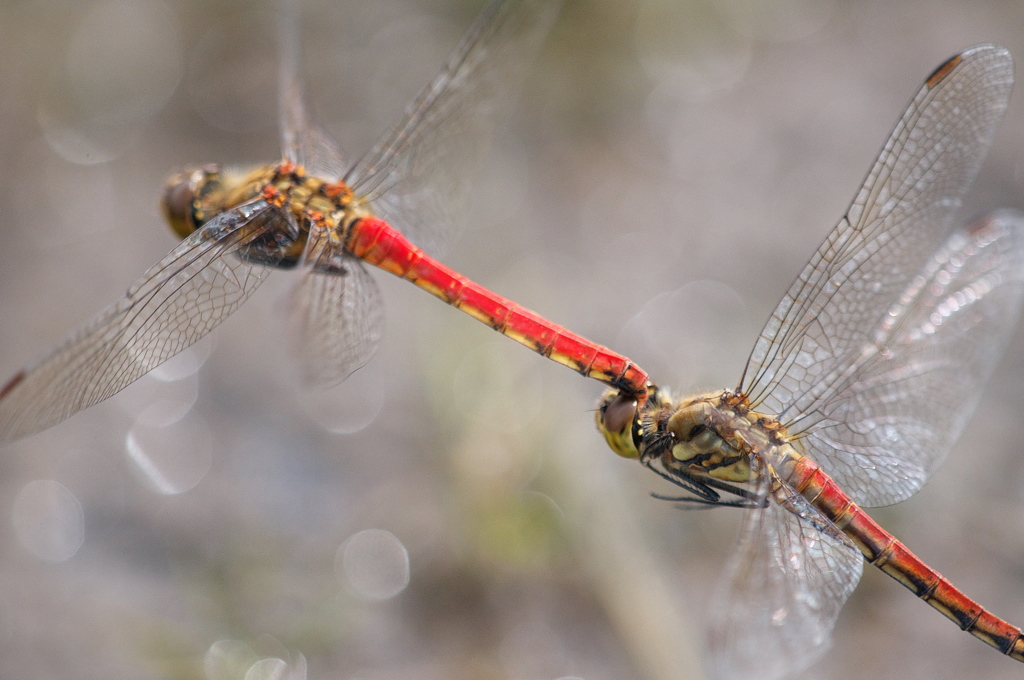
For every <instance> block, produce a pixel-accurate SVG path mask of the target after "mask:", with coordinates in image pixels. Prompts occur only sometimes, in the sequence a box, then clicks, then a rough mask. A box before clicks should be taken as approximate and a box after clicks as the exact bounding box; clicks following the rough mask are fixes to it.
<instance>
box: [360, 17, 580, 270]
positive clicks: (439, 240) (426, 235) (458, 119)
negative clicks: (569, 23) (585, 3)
mask: <svg viewBox="0 0 1024 680" xmlns="http://www.w3.org/2000/svg"><path fill="white" fill-rule="evenodd" d="M559 4H560V3H559V2H558V1H557V0H495V1H494V2H492V3H491V4H490V5H489V6H488V7H487V9H485V10H484V12H483V13H482V14H481V15H480V17H479V18H478V19H477V21H476V23H474V24H473V26H472V28H470V30H469V32H468V33H467V34H466V36H465V37H464V38H463V39H462V41H461V42H460V43H459V45H458V46H457V47H456V48H455V51H454V52H453V53H452V55H451V56H450V57H449V60H448V63H447V64H446V65H445V67H444V69H443V70H442V71H441V73H440V74H438V75H437V77H436V78H434V80H433V81H432V82H431V83H430V84H428V85H427V86H426V87H425V88H424V89H423V90H422V91H421V92H420V94H419V95H418V96H417V97H416V99H414V100H413V102H412V103H411V104H410V105H409V108H408V109H407V110H406V113H405V118H404V120H403V121H402V122H401V123H400V124H399V125H398V126H397V127H395V128H394V129H393V130H392V131H391V132H390V133H389V134H387V135H385V136H384V137H383V138H382V139H381V140H380V142H379V143H378V144H377V145H376V146H375V147H374V148H373V149H372V150H371V151H370V152H369V153H368V154H367V155H366V156H365V157H364V158H363V159H362V160H361V161H360V162H359V163H357V164H356V165H355V166H354V167H353V168H352V169H351V170H349V172H348V173H347V174H346V176H345V183H346V184H348V185H349V186H350V187H352V189H353V190H354V191H355V192H356V194H357V195H360V196H365V197H366V198H367V199H368V200H371V201H372V202H373V209H374V212H375V213H377V214H378V215H380V216H381V217H383V218H385V219H387V220H388V221H389V222H391V224H392V225H394V226H395V228H397V229H399V230H401V231H402V232H403V233H404V234H405V235H406V236H408V237H409V238H410V239H411V240H412V241H413V242H415V243H416V244H417V245H418V246H420V247H421V248H423V249H424V250H426V251H427V252H429V253H431V254H432V255H434V256H437V255H439V254H440V251H441V250H443V249H444V248H445V247H446V245H447V244H448V243H449V242H450V241H451V239H452V238H453V237H454V236H455V235H457V233H458V232H459V231H460V230H461V226H462V224H463V222H464V220H465V218H466V212H467V206H468V203H469V185H470V179H471V178H472V176H473V174H474V173H475V172H476V171H477V169H478V167H479V165H480V163H481V162H482V160H483V155H484V153H485V152H486V150H487V147H488V146H489V145H490V139H491V137H492V136H493V134H494V128H495V126H496V124H497V122H498V120H499V118H500V117H501V115H502V114H503V113H504V112H505V110H507V109H508V108H509V104H510V103H511V101H512V100H513V97H514V95H515V92H516V90H517V87H518V84H519V81H521V80H522V79H523V76H524V74H525V71H526V66H527V64H528V63H529V62H530V57H531V56H532V53H533V52H535V51H536V49H537V47H538V46H539V44H540V41H541V39H542V38H543V36H544V35H545V34H546V33H547V30H548V28H549V27H550V26H551V24H552V22H553V20H554V17H555V14H556V13H557V10H558V7H559Z"/></svg>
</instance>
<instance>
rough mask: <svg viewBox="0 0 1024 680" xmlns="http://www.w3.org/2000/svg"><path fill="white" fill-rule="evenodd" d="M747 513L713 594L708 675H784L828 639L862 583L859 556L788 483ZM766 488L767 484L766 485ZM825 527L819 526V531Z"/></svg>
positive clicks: (769, 679)
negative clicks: (842, 610) (738, 537)
mask: <svg viewBox="0 0 1024 680" xmlns="http://www.w3.org/2000/svg"><path fill="white" fill-rule="evenodd" d="M777 483H779V484H780V485H781V486H780V488H779V489H778V490H776V491H775V492H772V493H770V494H769V493H768V491H767V489H764V490H762V494H766V495H767V496H768V503H767V505H766V506H765V507H758V508H751V509H748V510H746V511H745V512H746V515H745V518H744V522H743V530H742V533H741V537H740V541H739V547H738V548H737V551H736V553H735V554H734V555H733V557H732V558H731V560H730V562H729V566H728V568H727V570H726V574H725V576H724V578H723V580H722V582H721V583H720V584H719V588H718V591H717V593H716V600H717V603H716V606H714V607H713V608H712V612H713V614H712V618H711V621H710V624H709V633H708V635H709V639H708V664H709V665H710V667H711V668H710V670H711V673H709V675H710V676H711V677H714V678H720V679H721V680H746V679H747V678H759V679H761V680H781V679H782V678H789V677H792V676H793V675H795V674H796V673H799V672H800V671H802V670H803V669H805V668H807V666H809V665H810V664H811V663H813V662H814V660H815V659H816V658H818V656H820V655H821V654H822V653H823V652H824V651H825V650H826V649H828V647H829V645H830V644H831V634H832V629H833V628H834V627H835V622H836V619H837V618H838V616H839V611H840V609H842V606H843V604H844V603H845V602H846V600H847V598H849V597H850V594H851V593H852V592H853V589H854V588H855V587H856V586H857V583H858V581H860V576H861V572H862V571H863V568H864V560H863V558H862V557H861V554H860V553H859V552H858V551H857V549H856V548H855V547H853V545H852V543H850V541H849V539H847V538H846V537H845V536H844V535H843V533H842V532H841V531H840V530H839V529H837V528H836V527H835V526H834V525H832V523H831V522H829V520H828V519H827V518H825V516H824V515H822V514H821V513H820V512H819V511H818V510H817V509H816V508H814V507H813V506H812V505H810V503H808V502H807V500H806V499H804V498H803V497H802V496H800V494H798V493H797V492H796V491H794V490H793V489H792V488H790V487H788V486H786V485H785V483H783V482H781V481H778V480H777ZM764 486H767V483H764ZM823 529H824V530H823Z"/></svg>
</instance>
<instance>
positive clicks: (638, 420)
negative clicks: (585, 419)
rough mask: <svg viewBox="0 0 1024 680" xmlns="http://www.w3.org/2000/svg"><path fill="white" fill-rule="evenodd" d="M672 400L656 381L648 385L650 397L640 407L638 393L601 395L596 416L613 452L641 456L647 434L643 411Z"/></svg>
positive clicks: (614, 392) (598, 427) (624, 456)
mask: <svg viewBox="0 0 1024 680" xmlns="http://www.w3.org/2000/svg"><path fill="white" fill-rule="evenodd" d="M670 401H671V398H670V397H669V395H668V393H667V392H665V391H664V390H661V389H659V388H658V386H657V385H654V384H653V383H651V384H649V385H648V386H647V400H646V402H645V403H644V404H643V406H640V405H639V403H638V400H637V398H636V396H634V395H630V394H624V393H622V392H620V391H619V390H608V391H607V392H605V394H604V396H602V397H601V403H600V404H599V405H598V409H597V412H596V414H595V418H596V420H597V429H598V430H600V431H601V434H603V435H604V439H605V441H606V442H608V446H610V447H611V449H612V451H614V452H615V453H617V454H619V455H620V456H622V457H623V458H640V445H641V443H642V442H643V436H644V414H645V413H648V412H649V411H651V410H652V409H656V408H659V407H661V406H664V405H666V404H668V403H669V402H670Z"/></svg>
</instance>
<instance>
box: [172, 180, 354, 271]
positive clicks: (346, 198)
mask: <svg viewBox="0 0 1024 680" xmlns="http://www.w3.org/2000/svg"><path fill="white" fill-rule="evenodd" d="M256 202H264V203H266V204H269V206H270V207H271V208H273V209H272V210H271V211H270V213H266V214H265V215H264V217H263V218H262V220H261V224H260V225H258V226H256V228H254V229H251V230H250V232H251V233H252V234H253V235H254V236H253V239H252V240H251V241H250V242H249V243H247V244H246V246H245V247H244V248H241V249H239V250H238V251H237V252H238V255H239V256H241V257H243V258H244V259H246V260H248V261H250V262H254V263H258V264H262V265H265V266H273V267H279V268H283V269H288V268H291V267H294V266H295V265H296V264H297V263H298V262H299V259H300V257H301V256H302V254H303V252H304V251H305V248H306V242H307V240H308V238H309V234H310V231H311V230H312V229H313V228H314V226H315V227H316V229H317V233H318V234H319V235H321V236H324V237H326V238H327V239H328V241H327V242H326V243H327V247H328V248H331V249H332V251H335V250H336V251H339V252H340V250H341V249H342V248H343V244H344V243H345V241H346V237H347V235H348V233H349V231H350V228H351V225H352V224H353V223H354V222H355V221H356V220H357V219H359V218H362V217H366V216H369V215H370V214H371V213H370V211H369V210H368V208H367V207H366V206H365V205H364V203H363V202H362V201H359V200H357V199H355V197H354V196H353V194H352V191H351V190H350V189H349V188H348V186H346V185H345V184H344V183H342V182H330V181H327V180H324V179H321V178H319V177H314V176H310V175H307V174H306V172H305V170H304V169H303V168H302V166H298V165H295V164H294V163H291V162H289V161H282V162H280V163H275V164H273V165H265V166H260V167H257V168H254V169H250V170H243V171H239V170H229V169H225V168H222V167H220V166H218V165H206V166H203V167H201V168H197V169H195V170H190V171H186V172H183V173H178V174H175V175H173V176H172V177H171V178H170V179H169V180H168V181H167V188H166V189H165V191H164V195H163V198H162V199H161V202H160V207H161V211H162V212H163V214H164V217H165V218H166V219H167V222H168V224H169V225H170V227H171V229H172V230H173V231H174V233H176V234H177V235H178V236H180V237H181V238H186V237H188V236H190V235H191V234H193V233H194V232H196V231H197V230H199V229H201V228H203V227H204V226H205V225H206V224H208V223H209V222H210V221H211V220H213V219H215V218H216V217H217V216H218V215H222V214H224V213H226V212H228V211H230V210H234V209H236V208H239V207H240V206H243V205H246V204H252V203H256ZM264 212H265V211H264Z"/></svg>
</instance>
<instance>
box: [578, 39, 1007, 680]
mask: <svg viewBox="0 0 1024 680" xmlns="http://www.w3.org/2000/svg"><path fill="white" fill-rule="evenodd" d="M1012 85H1013V61H1012V58H1011V56H1010V54H1009V52H1007V51H1006V50H1005V49H1003V48H1001V47H997V46H994V45H980V46H976V47H972V48H969V49H967V50H965V51H963V52H961V53H960V54H957V55H955V56H953V57H952V58H951V59H949V60H948V61H946V62H945V63H943V64H942V65H941V66H939V67H938V68H937V69H936V70H935V71H934V72H933V73H932V74H931V75H930V76H929V77H928V78H927V80H926V81H925V83H924V85H923V86H922V87H921V89H920V91H919V92H918V93H917V95H916V96H915V97H914V99H913V100H912V101H911V103H910V105H909V106H908V107H907V109H906V111H905V112H904V113H903V116H902V117H901V118H900V120H899V122H897V124H896V127H895V128H894V130H893V132H892V134H891V135H890V136H889V139H888V141H886V143H885V145H884V147H883V148H882V151H881V153H880V155H879V156H878V158H877V160H876V161H875V163H874V165H873V166H872V168H871V170H870V172H868V174H867V178H866V179H865V181H864V183H863V186H861V188H860V190H859V191H858V192H857V194H856V196H855V198H854V199H853V202H852V204H851V205H850V207H849V209H848V210H847V212H846V214H845V215H844V216H843V218H842V219H841V220H840V221H839V223H838V225H837V226H836V227H835V228H834V229H833V230H832V231H831V233H829V235H828V236H827V237H826V238H825V242H824V243H823V244H822V245H821V247H820V248H818V250H817V252H816V253H815V254H814V255H813V256H812V258H811V259H810V261H809V262H808V263H807V265H806V266H805V267H804V269H803V270H802V271H801V272H800V275H799V276H798V277H797V278H796V280H795V281H794V283H793V284H792V286H791V287H790V288H789V290H788V291H787V292H786V294H785V295H784V296H783V298H782V300H781V302H779V304H778V306H777V307H776V308H775V311H774V312H773V313H772V315H771V317H770V319H769V320H768V322H767V324H766V325H765V327H764V329H763V330H762V331H761V334H760V336H759V338H758V339H757V341H756V343H755V345H754V348H753V350H752V352H751V354H750V357H749V359H748V362H747V366H746V368H745V370H744V372H743V374H742V376H741V378H740V381H739V384H738V386H737V387H736V388H735V389H727V390H722V391H718V392H710V393H705V394H698V395H694V396H688V397H684V398H676V397H673V396H672V395H671V394H670V393H669V392H668V391H667V390H663V389H660V388H659V387H658V386H656V385H654V384H653V383H652V384H651V385H650V386H649V397H648V399H647V401H646V403H645V404H642V405H638V404H637V401H636V399H635V398H634V397H633V396H632V395H630V394H625V393H621V392H618V391H615V390H610V391H608V392H607V393H606V394H605V395H604V397H603V399H602V401H601V404H600V407H599V409H598V411H597V414H596V417H597V424H598V428H599V430H600V431H601V433H602V434H603V435H604V437H605V439H606V440H607V442H608V444H609V445H610V446H611V448H612V449H613V450H614V451H615V452H616V453H618V454H619V455H621V456H624V457H626V458H632V459H637V460H639V461H640V462H641V463H643V464H644V465H646V466H647V467H648V468H650V469H651V470H653V471H655V472H656V473H657V474H659V475H660V476H661V477H663V478H665V479H667V480H668V481H670V482H672V483H674V484H675V485H676V486H677V487H678V488H680V489H682V493H681V494H677V496H674V497H670V498H671V500H674V501H677V502H679V503H681V504H682V505H684V506H688V507H716V506H726V507H739V508H744V509H745V510H744V513H745V515H744V519H743V524H742V529H741V535H740V539H739V543H738V547H737V548H736V550H735V553H734V555H733V556H732V558H731V559H730V561H729V562H728V565H727V566H726V568H725V569H724V572H723V574H722V576H721V580H720V585H719V587H718V590H717V595H716V598H715V604H714V607H713V613H712V615H711V620H710V622H709V626H708V646H707V649H708V666H709V671H710V672H711V674H712V675H713V676H714V677H717V678H725V679H734V678H783V677H790V676H792V675H794V674H796V673H799V672H800V671H802V670H804V669H806V668H807V667H808V666H809V665H810V664H811V663H813V662H814V661H815V660H816V659H817V658H818V657H819V656H820V655H821V654H822V653H823V652H824V651H825V649H827V647H828V646H829V644H830V637H831V632H832V630H833V628H834V626H835V623H836V619H837V618H838V616H839V612H840V609H841V608H842V606H843V604H844V603H845V601H846V599H847V598H848V597H849V596H850V594H851V593H852V591H853V589H854V588H855V586H856V585H857V582H858V581H859V580H860V577H861V572H862V569H863V564H864V562H865V561H867V562H868V563H870V564H873V565H875V566H876V567H878V568H880V569H881V570H882V571H884V572H885V573H886V574H888V575H890V576H891V577H893V578H894V579H896V580H897V581H898V582H899V583H901V584H902V585H904V586H905V587H907V588H908V589H910V590H911V592H913V593H914V594H915V595H917V596H918V597H919V598H920V599H922V600H924V601H925V602H927V603H928V604H930V605H931V606H932V607H934V608H936V609H938V610H939V611H940V612H942V614H944V615H945V616H946V617H948V618H950V619H952V620H953V621H954V622H955V623H956V624H957V625H958V626H960V628H962V629H963V630H965V631H967V632H969V633H971V634H972V635H974V636H975V637H977V638H980V639H981V640H982V641H984V642H985V643H987V644H989V645H991V646H993V647H995V648H996V649H998V650H999V651H1000V652H1002V653H1004V654H1006V655H1008V656H1010V657H1012V658H1014V659H1016V660H1018V661H1024V637H1022V634H1021V630H1020V629H1019V628H1017V627H1015V626H1012V625H1010V624H1009V623H1007V622H1005V621H1003V620H1002V619H1000V618H998V617H996V616H995V615H993V614H992V613H990V612H989V611H988V610H986V609H985V608H983V607H982V606H981V605H979V604H978V603H977V602H975V601H974V600H972V599H970V598H969V597H967V596H966V595H965V594H964V593H962V592H961V591H960V590H958V589H957V588H956V587H955V586H953V585H952V584H951V583H950V582H949V581H948V580H947V579H946V578H944V577H942V576H941V575H940V574H939V573H938V572H936V571H935V570H934V569H932V568H931V567H929V566H927V565H926V564H925V563H924V562H923V561H922V560H921V559H919V558H918V557H917V556H915V555H914V554H913V553H912V552H911V551H910V550H908V549H907V548H906V547H905V546H904V545H903V543H901V542H900V541H899V540H897V539H896V538H895V537H893V536H892V535H891V534H890V533H888V532H887V531H886V530H885V529H883V528H882V527H881V526H879V525H878V524H877V523H876V522H875V521H874V520H873V519H872V518H871V517H870V516H868V514H867V513H866V512H865V511H864V510H862V506H880V505H890V504H893V503H898V502H900V501H903V500H906V499H907V498H908V497H910V496H911V495H913V494H914V493H916V492H917V491H919V490H920V489H921V487H922V486H923V485H924V484H925V482H926V481H927V480H928V478H929V477H930V476H931V474H932V473H933V472H934V471H935V469H936V467H937V466H938V465H939V463H940V462H941V461H942V460H943V459H944V458H945V457H946V455H947V454H948V453H949V451H950V450H951V448H952V447H953V445H954V443H955V441H956V439H957V437H958V436H959V434H960V433H961V431H962V430H963V428H964V426H965V425H966V423H967V422H968V420H969V418H970V416H971V413H972V411H973V409H974V407H975V405H976V403H977V401H978V398H979V395H980V393H981V389H982V386H983V385H984V383H985V381H986V380H987V379H988V377H989V375H990V374H991V373H992V371H993V369H994V367H995V364H996V362H997V361H998V359H999V357H1000V356H1001V355H1002V352H1003V350H1004V348H1005V346H1006V344H1007V342H1008V340H1009V336H1010V334H1011V332H1012V330H1013V328H1014V326H1015V325H1016V319H1017V316H1018V314H1019V312H1020V307H1021V302H1022V298H1024V214H1021V213H1019V212H1015V211H1011V210H999V211H995V212H992V213H989V214H987V215H984V216H982V217H980V218H978V219H976V220H974V221H973V222H971V223H970V224H969V225H968V226H966V227H964V228H958V229H954V228H953V218H954V214H955V212H956V210H957V208H959V206H960V205H961V203H962V199H963V196H964V194H965V193H966V191H967V189H968V188H969V187H970V185H971V183H972V182H973V180H974V178H975V176H976V174H977V172H978V168H979V166H980V164H981V162H982V160H983V158H984V156H985V154H986V153H987V151H988V148H989V146H990V144H991V142H992V138H993V135H994V134H995V131H996V128H997V127H998V125H999V123H1000V121H1001V119H1002V116H1003V112H1004V111H1005V109H1006V107H1007V104H1008V101H1009V97H1010V90H1011V88H1012ZM659 497H662V498H665V496H659Z"/></svg>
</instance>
